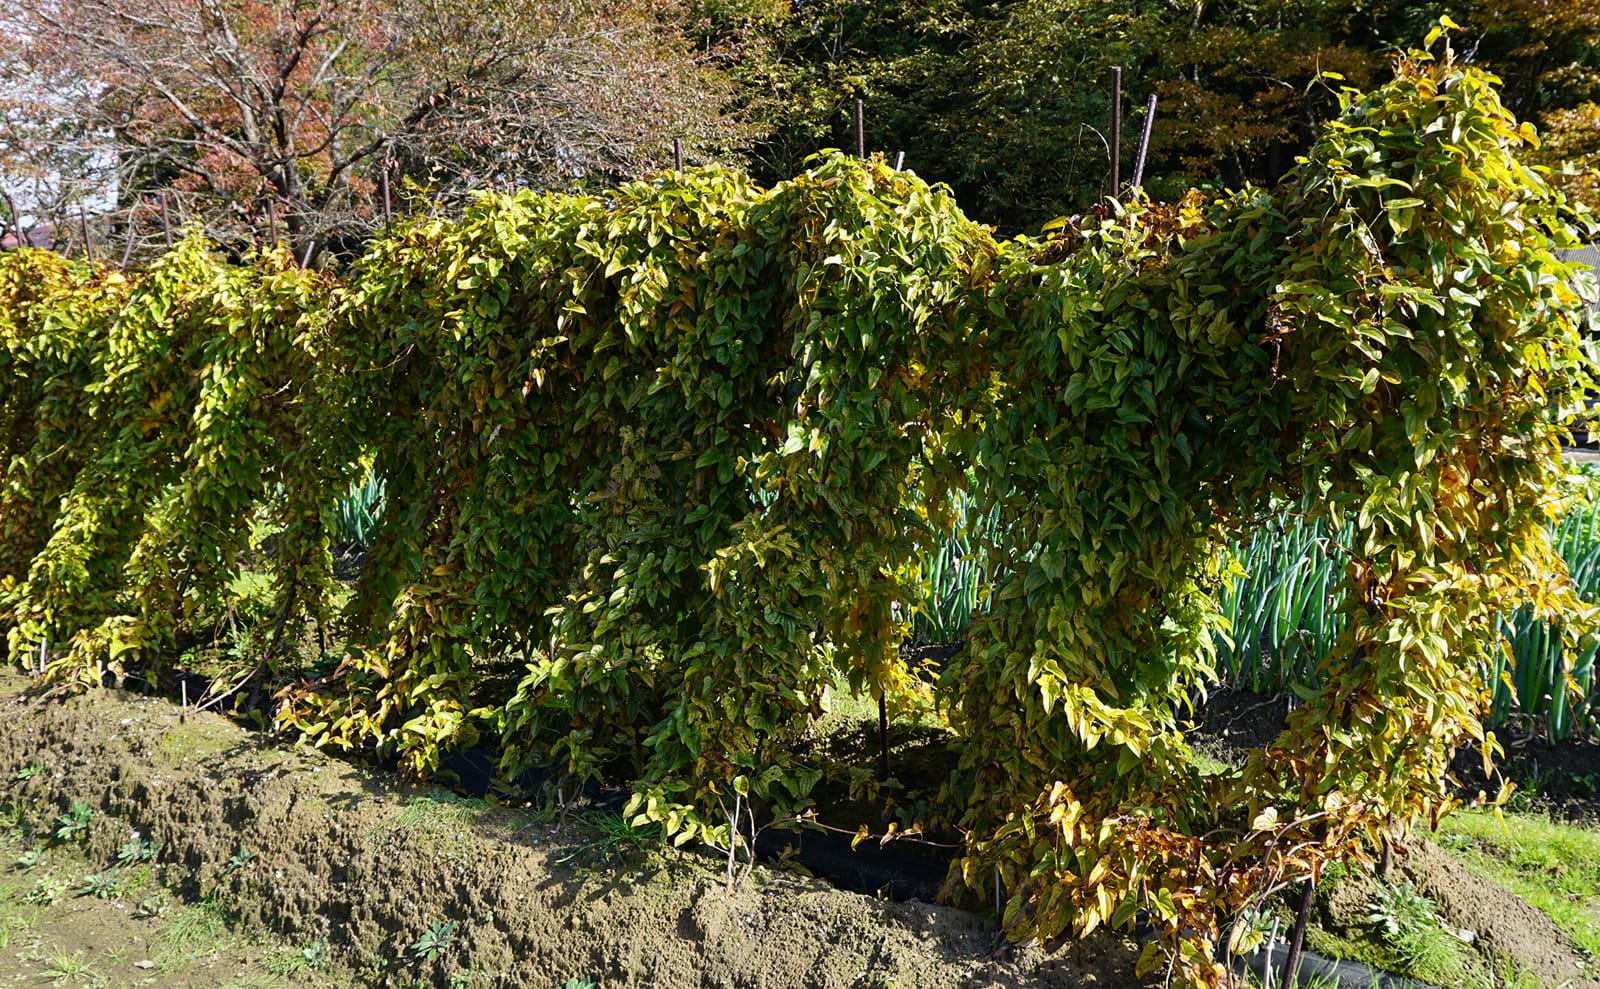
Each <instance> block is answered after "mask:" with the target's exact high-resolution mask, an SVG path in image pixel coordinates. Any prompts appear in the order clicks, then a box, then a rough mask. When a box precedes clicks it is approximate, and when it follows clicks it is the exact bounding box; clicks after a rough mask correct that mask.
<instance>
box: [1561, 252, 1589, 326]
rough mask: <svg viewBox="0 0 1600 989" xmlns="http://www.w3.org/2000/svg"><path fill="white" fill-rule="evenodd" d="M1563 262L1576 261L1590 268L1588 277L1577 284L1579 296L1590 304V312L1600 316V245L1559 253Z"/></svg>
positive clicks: (1587, 273)
mask: <svg viewBox="0 0 1600 989" xmlns="http://www.w3.org/2000/svg"><path fill="white" fill-rule="evenodd" d="M1556 253H1557V254H1559V255H1561V260H1563V261H1576V262H1577V263H1579V264H1584V265H1588V266H1589V270H1588V271H1587V272H1585V273H1584V274H1586V275H1587V276H1588V277H1587V278H1584V279H1580V280H1579V281H1578V284H1577V289H1578V294H1579V295H1581V296H1583V298H1584V299H1585V300H1586V301H1587V302H1588V303H1589V310H1590V311H1591V312H1593V313H1595V314H1596V315H1600V244H1590V245H1589V246H1588V247H1579V248H1576V249H1574V250H1571V251H1557V252H1556Z"/></svg>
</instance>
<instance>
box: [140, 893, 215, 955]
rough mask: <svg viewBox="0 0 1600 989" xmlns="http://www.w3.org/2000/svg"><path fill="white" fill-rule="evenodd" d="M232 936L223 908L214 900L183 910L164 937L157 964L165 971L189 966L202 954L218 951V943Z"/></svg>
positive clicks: (161, 941)
mask: <svg viewBox="0 0 1600 989" xmlns="http://www.w3.org/2000/svg"><path fill="white" fill-rule="evenodd" d="M227 937H228V922H227V920H226V918H224V917H223V915H222V908H221V907H219V906H217V904H216V903H215V902H214V901H212V900H205V901H203V902H201V903H197V904H195V905H194V906H192V907H189V908H188V909H186V910H184V911H182V912H181V913H179V914H178V915H177V916H176V917H174V918H173V919H172V923H171V925H170V926H168V928H167V930H166V931H165V932H164V933H163V934H162V935H161V936H160V941H159V943H160V951H159V952H158V953H157V954H156V956H155V958H154V961H155V963H156V964H157V965H158V966H160V967H162V968H176V967H178V966H181V965H185V964H188V963H189V962H191V961H193V960H194V959H196V958H199V957H200V956H201V955H209V954H212V953H213V952H215V951H216V950H217V944H218V943H219V942H221V941H223V940H225V939H226V938H227Z"/></svg>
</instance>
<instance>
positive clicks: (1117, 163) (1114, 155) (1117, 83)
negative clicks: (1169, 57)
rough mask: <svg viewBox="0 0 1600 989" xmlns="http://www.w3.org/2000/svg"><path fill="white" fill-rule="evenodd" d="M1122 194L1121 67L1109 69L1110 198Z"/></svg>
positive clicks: (1115, 66)
mask: <svg viewBox="0 0 1600 989" xmlns="http://www.w3.org/2000/svg"><path fill="white" fill-rule="evenodd" d="M1121 194H1122V66H1120V65H1113V66H1112V67H1111V198H1112V199H1116V198H1117V197H1118V196H1120V195H1121Z"/></svg>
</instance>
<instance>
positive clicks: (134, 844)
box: [117, 831, 161, 865]
mask: <svg viewBox="0 0 1600 989" xmlns="http://www.w3.org/2000/svg"><path fill="white" fill-rule="evenodd" d="M160 851H161V845H160V844H159V843H157V842H154V841H151V840H150V839H148V838H140V837H139V832H137V831H135V832H134V833H133V837H132V838H129V839H128V840H127V841H125V842H123V844H122V847H121V848H119V849H117V861H118V862H120V863H121V864H123V865H132V864H134V863H135V862H153V861H155V857H156V854H157V853H159V852H160Z"/></svg>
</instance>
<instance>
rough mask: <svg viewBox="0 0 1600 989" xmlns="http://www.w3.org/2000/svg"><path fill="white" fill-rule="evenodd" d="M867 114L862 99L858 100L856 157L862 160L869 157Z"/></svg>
mask: <svg viewBox="0 0 1600 989" xmlns="http://www.w3.org/2000/svg"><path fill="white" fill-rule="evenodd" d="M866 120H867V118H866V114H865V111H864V110H863V108H862V105H861V101H860V100H856V157H857V158H860V159H861V160H862V161H866V159H867V123H866Z"/></svg>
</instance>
